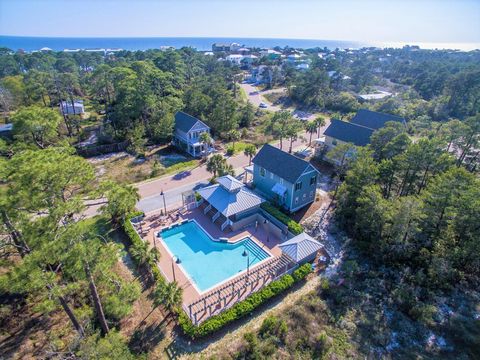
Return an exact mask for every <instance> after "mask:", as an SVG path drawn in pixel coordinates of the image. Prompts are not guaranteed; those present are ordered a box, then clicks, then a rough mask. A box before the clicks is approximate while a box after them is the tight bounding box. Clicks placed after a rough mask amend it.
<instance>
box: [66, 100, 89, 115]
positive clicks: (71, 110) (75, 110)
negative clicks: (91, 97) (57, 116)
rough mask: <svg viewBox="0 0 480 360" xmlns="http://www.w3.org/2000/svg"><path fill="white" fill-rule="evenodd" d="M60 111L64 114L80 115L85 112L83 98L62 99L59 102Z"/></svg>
mask: <svg viewBox="0 0 480 360" xmlns="http://www.w3.org/2000/svg"><path fill="white" fill-rule="evenodd" d="M60 111H61V112H62V114H65V115H82V114H84V113H85V107H84V106H83V100H74V101H73V104H72V102H71V101H62V102H61V103H60Z"/></svg>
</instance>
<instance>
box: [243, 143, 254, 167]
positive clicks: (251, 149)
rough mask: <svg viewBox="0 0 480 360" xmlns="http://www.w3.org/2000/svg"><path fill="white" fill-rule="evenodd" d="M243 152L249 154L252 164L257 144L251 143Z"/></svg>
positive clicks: (250, 163) (249, 162)
mask: <svg viewBox="0 0 480 360" xmlns="http://www.w3.org/2000/svg"><path fill="white" fill-rule="evenodd" d="M243 153H244V154H245V156H248V166H250V165H252V157H253V156H254V155H255V154H256V153H257V148H256V147H255V145H253V144H250V145H247V146H246V147H245V150H243Z"/></svg>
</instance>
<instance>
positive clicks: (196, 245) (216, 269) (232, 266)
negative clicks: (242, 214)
mask: <svg viewBox="0 0 480 360" xmlns="http://www.w3.org/2000/svg"><path fill="white" fill-rule="evenodd" d="M160 236H161V238H162V241H163V243H164V244H165V245H166V247H167V249H168V251H169V252H170V254H171V255H172V256H176V257H178V258H179V259H180V266H181V267H182V268H183V270H184V271H185V272H187V275H188V277H189V278H190V279H191V280H192V281H193V282H194V283H195V286H196V287H197V289H198V290H199V291H200V292H204V291H206V290H208V289H210V288H212V287H214V286H215V285H217V284H219V283H221V282H223V281H225V280H227V279H229V278H231V277H232V276H234V275H236V274H238V273H239V272H241V271H244V270H246V269H247V259H248V260H249V265H250V267H252V266H253V265H255V264H258V263H259V262H260V261H262V260H265V259H267V258H268V257H270V255H269V254H268V253H267V252H266V251H264V250H263V249H262V248H260V247H259V246H258V245H257V244H256V243H255V241H253V240H252V239H250V238H249V237H247V238H245V239H243V240H240V241H238V242H236V243H235V244H229V243H223V242H218V241H213V240H212V239H211V237H210V236H209V235H208V234H207V233H206V232H205V231H204V230H203V229H202V228H201V227H200V226H199V225H198V224H197V223H196V222H195V221H188V222H184V223H182V224H179V225H176V226H174V227H172V228H169V229H164V230H162V231H161V232H160ZM245 250H246V251H247V253H248V255H249V256H248V257H247V256H243V253H244V251H245Z"/></svg>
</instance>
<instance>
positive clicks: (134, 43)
mask: <svg viewBox="0 0 480 360" xmlns="http://www.w3.org/2000/svg"><path fill="white" fill-rule="evenodd" d="M216 42H219V43H227V44H230V43H232V42H236V43H239V44H240V45H245V46H249V47H261V48H273V47H275V46H280V47H285V46H290V47H295V48H303V49H308V48H314V47H321V48H323V47H327V48H329V49H336V48H341V49H345V48H360V47H362V46H366V45H365V44H361V43H359V42H354V41H335V40H308V39H266V38H221V37H219V38H214V37H205V38H202V37H135V38H133V37H132V38H128V37H126V38H124V37H118V38H78V37H72V38H68V37H65V38H63V37H27V36H0V47H7V48H9V49H12V50H18V49H23V50H25V51H33V50H39V49H41V48H43V47H48V48H50V49H52V50H55V51H62V50H64V49H95V48H101V49H107V48H109V49H112V48H120V49H124V50H147V49H158V48H160V47H161V46H172V47H174V48H177V49H178V48H181V47H184V46H189V47H193V48H196V49H197V50H200V51H207V50H211V49H212V44H213V43H216Z"/></svg>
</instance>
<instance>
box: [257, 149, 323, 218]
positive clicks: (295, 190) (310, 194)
mask: <svg viewBox="0 0 480 360" xmlns="http://www.w3.org/2000/svg"><path fill="white" fill-rule="evenodd" d="M252 162H253V186H254V187H255V190H256V191H259V192H260V193H261V194H264V195H265V196H266V197H267V198H268V199H270V200H271V201H272V202H274V203H275V204H276V205H278V206H281V207H283V208H285V209H286V210H288V211H290V212H294V211H297V210H299V209H301V208H303V207H304V206H306V205H308V204H310V203H312V202H313V201H314V200H315V192H316V189H317V179H318V170H317V169H315V168H314V167H313V166H312V165H311V164H310V163H309V162H308V161H305V160H303V159H300V158H298V157H296V156H294V155H292V154H289V153H286V152H285V151H282V150H280V149H278V148H276V147H274V146H272V145H269V144H266V145H264V146H263V147H262V148H261V149H260V151H259V152H258V154H257V155H255V157H254V158H253V160H252Z"/></svg>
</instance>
